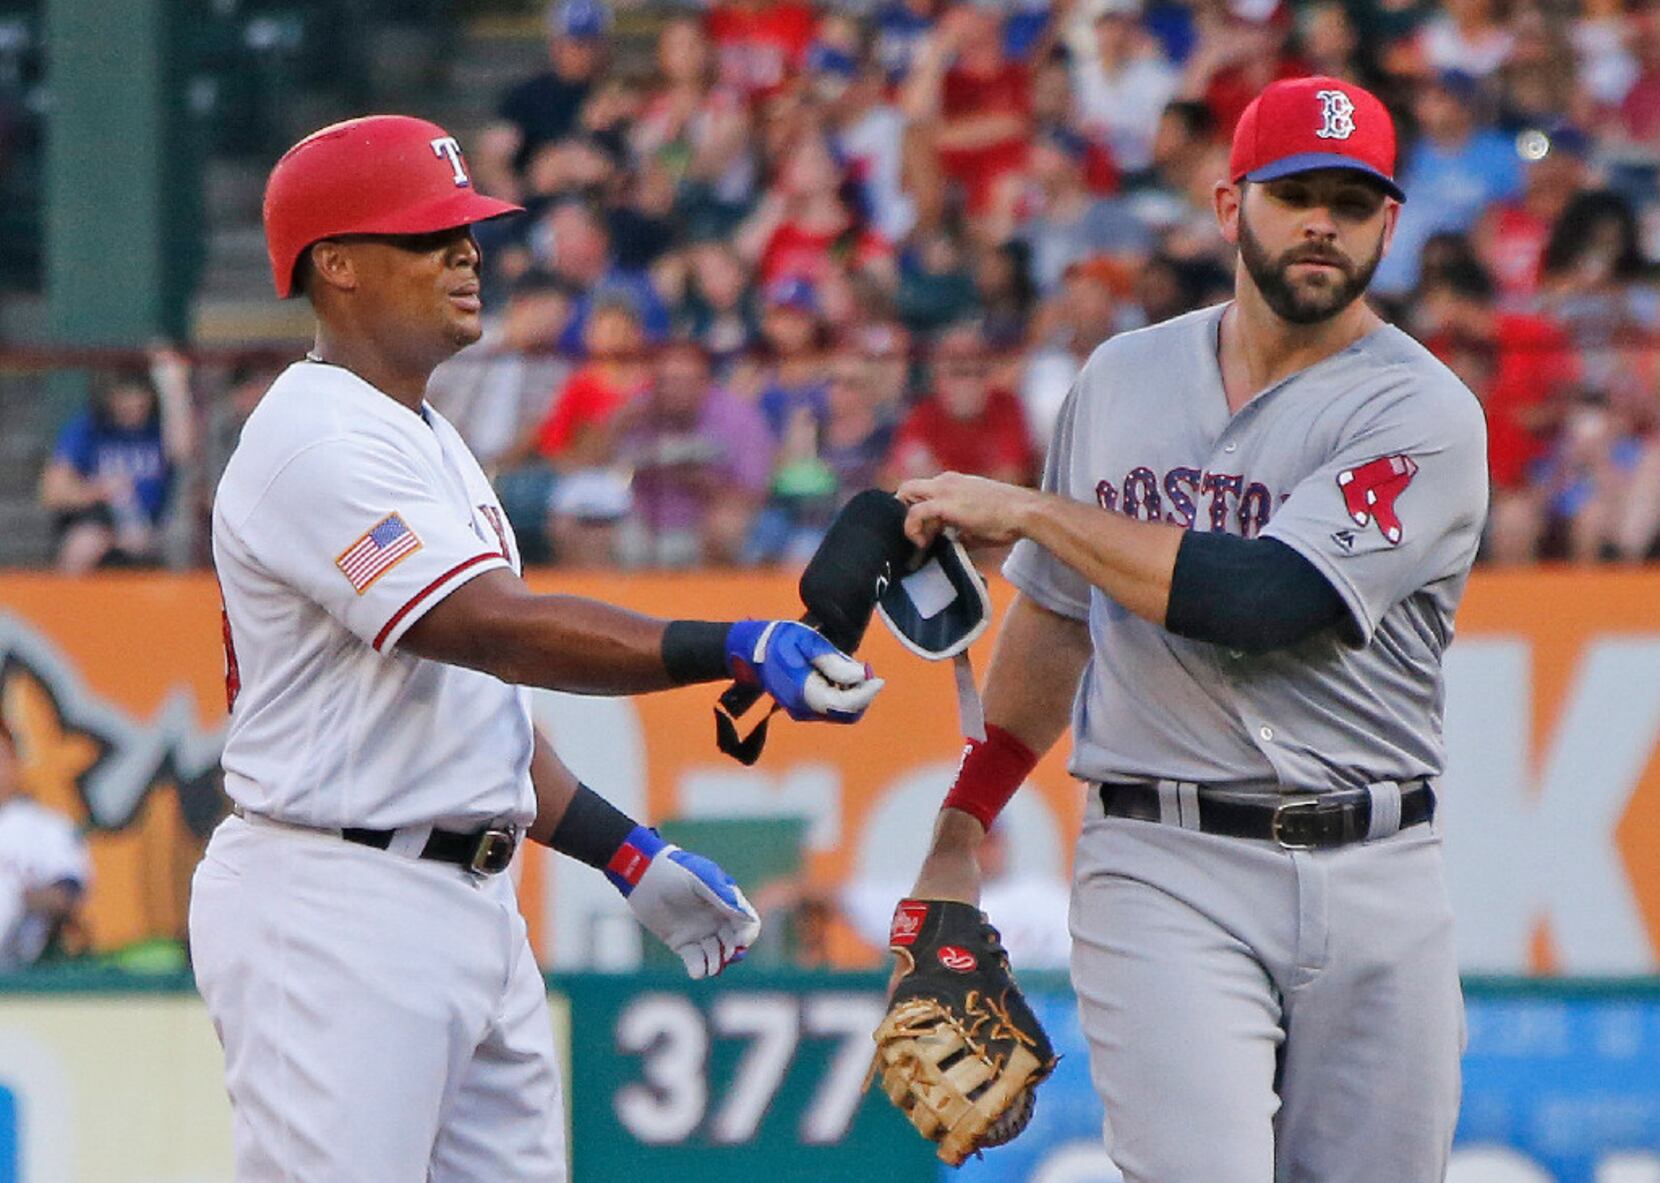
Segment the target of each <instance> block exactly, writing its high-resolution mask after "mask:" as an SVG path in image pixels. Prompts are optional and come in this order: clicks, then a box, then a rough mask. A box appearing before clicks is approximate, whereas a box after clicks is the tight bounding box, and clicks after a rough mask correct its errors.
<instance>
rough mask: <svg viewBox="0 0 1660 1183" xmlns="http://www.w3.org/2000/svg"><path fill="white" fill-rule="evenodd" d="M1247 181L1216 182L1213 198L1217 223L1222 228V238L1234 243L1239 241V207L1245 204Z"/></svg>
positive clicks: (1236, 243)
mask: <svg viewBox="0 0 1660 1183" xmlns="http://www.w3.org/2000/svg"><path fill="white" fill-rule="evenodd" d="M1245 184H1246V183H1245V182H1242V183H1240V184H1238V185H1235V184H1233V183H1231V182H1229V181H1218V182H1216V190H1215V192H1214V193H1213V194H1212V195H1211V200H1212V202H1213V203H1214V205H1215V207H1216V224H1217V226H1218V227H1220V228H1221V231H1222V240H1223V241H1224V242H1227V243H1229V244H1232V245H1238V243H1239V209H1240V207H1241V206H1242V205H1244V204H1245Z"/></svg>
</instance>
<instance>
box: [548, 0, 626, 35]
mask: <svg viewBox="0 0 1660 1183" xmlns="http://www.w3.org/2000/svg"><path fill="white" fill-rule="evenodd" d="M548 28H549V29H550V30H551V31H552V32H553V34H554V35H555V36H558V37H569V38H571V39H572V40H573V41H598V40H600V39H602V38H603V37H605V36H606V35H607V34H608V33H610V32H611V10H610V9H608V8H606V7H605V5H604V4H601V3H600V2H599V0H561V2H560V3H558V4H555V5H553V7H551V8H549V9H548Z"/></svg>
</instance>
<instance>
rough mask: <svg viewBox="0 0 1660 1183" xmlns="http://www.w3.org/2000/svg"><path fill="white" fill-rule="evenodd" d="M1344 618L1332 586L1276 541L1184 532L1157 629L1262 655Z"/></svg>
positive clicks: (1346, 616) (1344, 610)
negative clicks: (1166, 599) (1162, 627)
mask: <svg viewBox="0 0 1660 1183" xmlns="http://www.w3.org/2000/svg"><path fill="white" fill-rule="evenodd" d="M1348 619H1349V612H1348V608H1347V606H1346V605H1345V604H1344V603H1343V597H1341V596H1340V595H1338V594H1337V589H1336V588H1334V587H1332V585H1331V582H1330V581H1329V580H1328V579H1327V578H1326V577H1325V576H1324V575H1322V574H1320V572H1319V570H1318V569H1317V568H1316V567H1315V566H1314V564H1313V563H1311V562H1309V561H1308V560H1307V559H1305V558H1304V557H1303V556H1302V555H1300V554H1298V553H1297V552H1296V551H1295V550H1293V549H1291V547H1289V546H1287V545H1285V543H1283V542H1280V541H1279V540H1277V539H1274V538H1253V539H1245V538H1236V537H1234V536H1233V535H1231V534H1223V533H1219V532H1200V531H1198V530H1189V531H1188V532H1187V534H1186V535H1184V536H1183V538H1182V543H1181V546H1180V548H1179V549H1178V550H1177V551H1176V568H1175V570H1174V572H1172V574H1171V577H1170V602H1169V604H1168V606H1167V607H1166V609H1165V614H1164V627H1165V628H1167V629H1169V630H1170V631H1171V632H1173V633H1175V634H1176V635H1177V636H1179V637H1187V638H1188V639H1189V640H1193V641H1206V642H1209V643H1210V644H1213V645H1225V646H1227V647H1228V648H1230V649H1242V650H1244V651H1246V652H1247V653H1266V652H1268V651H1270V650H1273V649H1285V648H1289V647H1290V646H1292V645H1295V644H1298V643H1299V642H1301V641H1304V640H1307V639H1308V638H1309V637H1311V636H1313V635H1314V634H1315V633H1317V632H1319V631H1320V630H1321V629H1323V628H1328V627H1330V626H1332V625H1341V624H1343V623H1344V622H1345V621H1347V620H1348Z"/></svg>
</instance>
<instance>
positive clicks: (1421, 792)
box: [1097, 780, 1435, 850]
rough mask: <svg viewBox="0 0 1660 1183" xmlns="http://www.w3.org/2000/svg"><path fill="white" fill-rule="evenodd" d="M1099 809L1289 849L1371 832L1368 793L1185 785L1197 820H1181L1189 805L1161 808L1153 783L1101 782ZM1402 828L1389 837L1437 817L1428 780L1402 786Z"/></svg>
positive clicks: (1358, 838)
mask: <svg viewBox="0 0 1660 1183" xmlns="http://www.w3.org/2000/svg"><path fill="white" fill-rule="evenodd" d="M1097 787H1098V788H1099V789H1100V792H1101V808H1102V809H1103V810H1104V811H1105V812H1106V815H1107V816H1108V817H1124V818H1132V819H1135V820H1137V821H1149V822H1159V821H1162V822H1168V823H1172V824H1175V825H1183V826H1185V827H1186V828H1188V829H1194V830H1199V831H1201V832H1202V833H1206V834H1220V835H1223V836H1225V837H1229V838H1261V839H1265V840H1267V841H1270V842H1278V843H1279V844H1280V845H1281V846H1283V847H1285V848H1286V849H1287V850H1324V849H1330V848H1331V847H1335V846H1347V845H1349V844H1350V843H1354V842H1364V841H1365V840H1366V839H1367V837H1368V836H1369V835H1370V833H1371V830H1372V794H1371V793H1370V792H1369V791H1367V790H1366V789H1336V790H1332V791H1330V792H1324V793H1299V794H1295V795H1286V796H1283V797H1280V798H1278V799H1275V798H1273V797H1265V796H1263V795H1261V794H1249V793H1240V792H1235V791H1231V790H1227V789H1219V788H1215V787H1213V786H1210V785H1187V786H1185V787H1186V788H1188V789H1189V790H1191V795H1190V796H1189V797H1188V798H1186V800H1187V801H1191V802H1192V804H1193V805H1196V806H1197V810H1196V812H1197V814H1198V817H1197V818H1196V819H1192V818H1188V817H1185V816H1179V815H1180V814H1182V813H1184V812H1185V810H1186V809H1187V808H1191V806H1188V805H1185V804H1178V805H1176V807H1175V812H1176V813H1177V814H1178V816H1174V817H1173V816H1171V810H1170V809H1169V808H1168V807H1166V806H1164V805H1161V802H1160V789H1159V786H1158V785H1157V784H1152V783H1148V782H1146V781H1137V782H1133V783H1114V782H1101V783H1100V784H1099V785H1098V786H1097ZM1400 793H1401V798H1400V800H1401V815H1400V824H1399V825H1398V826H1396V827H1394V829H1391V830H1390V831H1389V832H1390V833H1394V832H1395V830H1404V829H1406V828H1407V827H1408V826H1416V825H1420V824H1422V823H1423V822H1427V821H1429V820H1431V819H1432V818H1434V817H1435V790H1434V789H1433V788H1431V787H1430V784H1429V782H1428V781H1425V780H1414V781H1406V782H1404V783H1403V784H1402V785H1401V786H1400Z"/></svg>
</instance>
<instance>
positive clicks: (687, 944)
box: [605, 826, 761, 978]
mask: <svg viewBox="0 0 1660 1183" xmlns="http://www.w3.org/2000/svg"><path fill="white" fill-rule="evenodd" d="M605 874H606V877H607V878H609V879H610V880H611V882H612V883H613V884H615V885H616V888H617V890H618V891H620V892H622V893H623V896H624V897H625V898H627V900H628V906H629V907H630V908H631V909H633V911H634V915H635V916H636V917H637V918H638V919H639V921H640V923H641V924H642V925H644V926H645V927H646V928H647V929H648V930H650V931H651V933H652V934H653V935H655V936H656V937H657V938H658V939H659V940H660V941H662V942H663V943H664V944H665V945H667V946H668V947H669V948H670V949H673V950H674V952H675V953H676V954H677V955H678V956H679V958H680V960H681V961H682V962H683V963H684V964H685V966H686V972H687V973H688V974H690V975H691V976H692V977H694V978H706V977H713V976H714V975H715V974H718V973H720V971H721V970H723V969H725V968H726V967H727V966H728V965H731V964H732V963H733V962H734V961H742V960H743V958H744V954H745V953H747V952H748V951H749V946H750V945H752V944H754V943H755V938H756V937H758V936H760V935H761V918H760V917H759V916H758V915H756V913H755V909H754V908H752V907H751V906H750V903H749V901H748V900H747V899H745V898H744V893H743V889H742V888H740V887H739V886H738V885H737V884H736V883H734V882H733V881H732V876H730V875H728V874H727V873H726V872H725V871H723V870H721V869H720V867H719V866H717V865H716V864H715V863H713V862H711V861H709V860H708V859H706V858H704V857H703V856H702V855H701V854H692V853H691V852H690V851H687V850H682V849H681V848H680V847H678V846H676V845H675V844H674V843H672V842H665V841H664V840H663V837H662V835H660V834H659V833H658V832H657V831H656V830H653V829H649V828H647V827H646V826H636V827H634V831H633V833H631V834H629V836H628V839H627V840H626V841H625V842H624V843H623V844H622V846H621V848H619V849H618V851H617V853H616V854H615V855H613V856H612V857H611V864H610V866H608V867H607V868H606V870H605Z"/></svg>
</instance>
